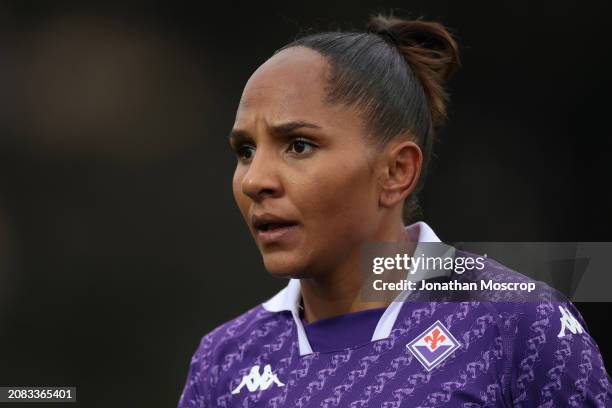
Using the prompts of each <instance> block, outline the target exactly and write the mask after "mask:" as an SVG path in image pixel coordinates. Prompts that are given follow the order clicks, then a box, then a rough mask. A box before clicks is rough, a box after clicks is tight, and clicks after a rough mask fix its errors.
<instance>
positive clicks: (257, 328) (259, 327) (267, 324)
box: [192, 304, 283, 361]
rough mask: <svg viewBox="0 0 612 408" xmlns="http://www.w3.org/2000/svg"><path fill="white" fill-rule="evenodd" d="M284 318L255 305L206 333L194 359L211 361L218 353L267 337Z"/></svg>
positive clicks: (225, 352)
mask: <svg viewBox="0 0 612 408" xmlns="http://www.w3.org/2000/svg"><path fill="white" fill-rule="evenodd" d="M282 320H283V319H282V318H281V316H280V314H279V313H274V312H270V311H268V310H266V309H265V308H264V307H263V305H262V304H259V305H257V306H254V307H252V308H251V309H249V310H247V311H246V312H244V313H242V314H240V315H239V316H237V317H235V318H233V319H231V320H229V321H227V322H225V323H223V324H221V325H219V326H217V327H215V328H214V329H213V330H211V331H210V332H209V333H207V334H206V335H204V336H203V337H202V340H201V341H200V344H199V347H198V349H197V350H196V353H195V354H194V357H193V359H195V360H208V361H211V360H213V359H214V357H215V356H216V355H219V354H224V355H225V354H227V352H228V351H230V349H236V348H238V347H240V346H241V345H242V346H243V345H244V344H245V342H246V343H248V342H249V340H250V341H251V342H253V341H255V340H256V339H258V338H261V337H265V336H266V335H268V334H269V333H270V332H271V331H273V330H274V329H275V328H277V326H278V325H279V324H280V323H281V321H282ZM193 359H192V360H193Z"/></svg>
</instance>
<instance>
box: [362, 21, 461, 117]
mask: <svg viewBox="0 0 612 408" xmlns="http://www.w3.org/2000/svg"><path fill="white" fill-rule="evenodd" d="M366 29H367V31H368V32H370V33H374V34H377V35H379V36H381V37H382V38H383V39H385V40H386V41H387V42H388V43H391V44H393V45H396V46H397V48H398V51H399V52H400V53H401V54H402V56H403V57H404V59H405V60H406V62H407V63H408V64H409V65H410V67H411V68H412V70H413V72H414V74H415V75H416V76H417V77H418V78H419V80H420V82H421V84H422V85H423V90H424V91H425V95H426V96H427V99H428V102H429V107H430V111H431V116H432V121H433V124H434V125H436V126H438V125H441V124H442V123H444V120H445V119H446V103H447V101H448V95H447V93H446V91H445V90H444V84H445V83H446V81H447V80H448V79H449V78H450V77H451V76H452V74H453V73H454V72H455V71H456V70H457V69H458V68H459V67H460V66H461V62H460V60H459V46H458V45H457V42H456V41H455V39H454V38H453V36H452V35H451V34H450V32H449V31H448V29H447V28H446V27H444V26H443V25H442V24H440V23H438V22H435V21H425V20H422V19H421V18H419V19H416V20H404V19H400V18H396V17H386V16H383V15H377V16H373V17H372V18H370V21H369V22H368V24H367V26H366Z"/></svg>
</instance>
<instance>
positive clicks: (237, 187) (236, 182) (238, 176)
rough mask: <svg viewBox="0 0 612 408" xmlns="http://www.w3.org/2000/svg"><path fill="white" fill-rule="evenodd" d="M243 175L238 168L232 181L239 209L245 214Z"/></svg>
mask: <svg viewBox="0 0 612 408" xmlns="http://www.w3.org/2000/svg"><path fill="white" fill-rule="evenodd" d="M242 173H243V172H242V171H241V170H240V169H239V168H236V170H235V171H234V178H233V179H232V192H233V193H234V200H235V201H236V204H237V205H238V208H239V209H240V211H241V212H242V213H243V214H244V211H243V209H244V205H245V198H246V196H245V195H244V194H243V193H242V177H243V174H242Z"/></svg>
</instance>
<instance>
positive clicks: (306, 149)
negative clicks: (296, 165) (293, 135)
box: [289, 138, 316, 155]
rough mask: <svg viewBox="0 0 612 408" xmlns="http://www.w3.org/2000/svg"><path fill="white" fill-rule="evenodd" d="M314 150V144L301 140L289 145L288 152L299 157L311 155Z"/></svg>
mask: <svg viewBox="0 0 612 408" xmlns="http://www.w3.org/2000/svg"><path fill="white" fill-rule="evenodd" d="M315 148H316V145H315V144H313V143H311V142H309V141H308V140H306V139H302V138H298V139H295V140H293V141H292V142H291V143H290V144H289V151H290V152H291V153H296V154H299V155H303V154H308V153H311V152H312V151H313V150H314V149H315Z"/></svg>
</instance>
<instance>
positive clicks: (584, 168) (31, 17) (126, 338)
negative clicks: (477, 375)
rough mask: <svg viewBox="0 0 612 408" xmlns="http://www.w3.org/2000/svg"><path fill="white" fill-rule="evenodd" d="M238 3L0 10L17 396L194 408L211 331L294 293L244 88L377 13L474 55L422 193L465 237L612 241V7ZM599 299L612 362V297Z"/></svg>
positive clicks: (6, 317)
mask: <svg viewBox="0 0 612 408" xmlns="http://www.w3.org/2000/svg"><path fill="white" fill-rule="evenodd" d="M222 3H223V5H220V4H214V5H210V4H207V3H205V2H203V1H201V2H199V3H198V4H197V5H187V3H184V4H179V3H178V2H176V3H175V2H167V3H164V4H161V3H159V4H153V3H151V2H139V3H126V2H117V3H113V2H106V1H105V2H83V1H81V2H65V1H55V2H34V1H1V2H0V385H4V386H8V385H72V386H76V387H78V397H79V400H80V402H79V403H78V404H75V406H80V407H117V408H119V407H137V406H138V407H145V406H146V407H171V406H175V405H176V403H177V400H178V397H179V395H180V392H181V389H182V387H183V384H184V381H185V378H186V374H187V368H188V364H189V359H190V357H191V354H192V353H193V352H194V350H195V348H196V347H197V344H198V342H199V339H200V338H201V337H202V336H203V335H204V334H206V333H207V332H208V331H210V330H211V329H213V328H214V327H215V326H217V325H218V324H220V323H222V322H224V321H226V320H228V319H230V318H233V317H234V316H236V315H238V314H240V313H242V312H243V311H245V310H247V309H248V308H250V307H252V306H254V305H256V304H257V303H260V302H262V301H264V300H266V299H267V298H269V297H270V296H272V295H273V294H274V293H276V291H277V290H278V289H280V288H281V287H282V286H284V285H285V283H286V282H283V281H278V280H275V279H273V278H271V277H269V276H268V274H267V272H266V271H265V269H264V268H263V266H262V264H261V260H260V256H259V253H258V251H257V249H256V247H255V244H254V243H253V242H252V239H251V237H250V235H249V233H248V230H247V227H246V225H244V223H243V221H242V218H241V216H240V213H239V212H238V210H237V208H236V206H235V204H234V201H233V196H232V192H231V179H232V175H233V169H234V165H235V159H234V156H233V155H232V153H231V152H230V150H229V147H228V145H227V141H226V135H227V133H228V131H229V130H230V128H231V126H232V124H233V119H234V114H235V108H236V106H237V102H238V100H239V97H240V94H241V91H242V87H243V86H244V84H245V82H246V80H247V79H248V78H249V76H250V74H251V73H252V72H253V71H254V70H255V69H256V68H257V67H258V66H259V65H260V64H261V63H263V62H264V61H265V60H266V59H267V58H268V57H269V56H270V55H271V54H272V53H273V51H274V50H275V49H277V48H279V47H280V46H282V45H283V44H285V43H286V42H288V41H289V40H290V39H291V38H292V37H293V36H294V35H296V34H297V33H298V32H300V31H301V30H303V29H307V28H310V27H314V28H319V29H333V28H359V29H360V28H361V27H363V25H364V24H365V21H366V20H367V17H368V15H369V14H370V13H372V12H378V11H388V10H389V9H390V8H395V9H396V14H397V15H400V16H413V17H417V16H419V15H424V16H426V17H428V18H432V19H437V20H440V21H442V22H443V23H445V24H446V25H448V26H450V27H451V28H453V29H454V30H455V31H456V33H457V34H458V37H459V40H460V42H461V44H462V46H463V53H462V55H463V62H464V68H463V70H462V71H460V72H459V73H458V74H457V76H456V77H455V78H454V80H453V81H452V82H451V84H450V91H451V94H452V105H451V109H450V122H449V125H448V126H447V127H446V129H445V130H444V132H442V134H441V135H440V139H441V143H439V144H438V146H437V159H436V160H435V162H434V164H433V169H432V172H431V174H430V178H429V179H428V184H427V187H426V188H425V190H424V193H423V194H422V205H423V208H424V219H425V221H427V222H428V223H429V224H430V225H431V226H432V227H433V228H434V229H435V230H436V232H437V233H438V235H439V236H440V237H441V238H442V239H443V240H445V241H447V242H454V241H612V239H611V236H610V226H611V224H612V223H611V219H612V216H611V211H610V210H611V208H612V205H611V204H612V200H611V198H610V194H609V191H608V190H609V189H610V185H611V183H610V173H611V172H610V163H611V160H610V155H611V153H612V143H611V141H610V136H609V134H610V132H609V129H608V124H609V116H610V114H609V113H608V110H609V105H610V103H609V92H610V90H611V87H610V72H611V71H612V63H611V62H612V61H611V55H610V54H611V51H610V43H609V33H608V31H609V21H608V20H609V11H610V10H609V7H608V5H607V3H606V2H604V1H592V0H591V1H580V2H578V1H571V0H559V1H554V2H553V1H541V2H529V1H527V0H518V1H517V0H514V1H511V2H510V1H494V2H469V4H467V3H466V2H457V1H403V2H382V1H373V2H369V3H367V2H360V3H359V5H357V4H356V3H355V2H352V1H336V2H329V1H310V2H300V3H299V4H298V3H297V2H271V3H266V4H265V5H264V4H261V2H239V1H227V2H222ZM604 272H605V273H608V272H609V271H602V273H604ZM578 307H579V309H580V310H581V312H582V313H583V316H584V317H585V319H586V321H587V322H588V323H589V329H590V331H591V333H592V334H593V336H594V337H595V339H596V340H597V341H598V343H599V346H600V348H601V350H602V353H603V354H604V358H605V360H606V365H607V367H608V369H610V367H612V347H611V345H610V343H609V342H608V341H606V337H605V325H606V321H607V320H609V319H607V316H609V313H610V312H611V311H612V308H611V307H610V304H604V303H582V304H579V305H578ZM602 316H605V318H602ZM21 406H25V405H21Z"/></svg>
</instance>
